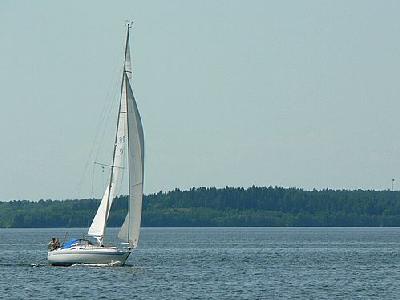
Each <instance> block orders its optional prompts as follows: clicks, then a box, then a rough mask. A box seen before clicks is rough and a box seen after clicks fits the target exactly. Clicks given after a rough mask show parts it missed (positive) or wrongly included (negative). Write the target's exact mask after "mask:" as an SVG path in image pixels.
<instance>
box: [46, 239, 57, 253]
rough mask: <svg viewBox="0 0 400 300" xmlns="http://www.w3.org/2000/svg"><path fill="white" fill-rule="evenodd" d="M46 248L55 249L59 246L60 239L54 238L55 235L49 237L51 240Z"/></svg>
mask: <svg viewBox="0 0 400 300" xmlns="http://www.w3.org/2000/svg"><path fill="white" fill-rule="evenodd" d="M47 248H48V249H49V250H50V251H53V250H56V249H58V248H60V241H59V240H58V239H56V238H55V237H52V238H51V241H50V242H49V243H48V245H47Z"/></svg>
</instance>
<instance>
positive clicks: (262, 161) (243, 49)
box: [0, 0, 400, 200]
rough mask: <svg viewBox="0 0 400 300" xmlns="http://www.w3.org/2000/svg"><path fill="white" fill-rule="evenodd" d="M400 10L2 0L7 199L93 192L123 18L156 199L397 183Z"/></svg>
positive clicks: (1, 117) (3, 194) (345, 5)
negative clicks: (180, 192) (227, 190)
mask: <svg viewBox="0 0 400 300" xmlns="http://www.w3.org/2000/svg"><path fill="white" fill-rule="evenodd" d="M399 11H400V1H389V0H387V1H377V0H376V1H366V0H360V1H348V0H343V1H340V0H332V1H323V0H315V1H307V0H305V1H295V0H292V1H232V0H226V1H216V0H207V1H187V0H180V1H176V0H169V1H164V0H160V1H53V0H51V1H50V0H49V1H14V0H13V1H11V0H5V1H4V0H3V1H1V2H0V82H1V85H0V86H1V88H0V99H1V107H0V137H1V147H0V199H2V200H10V199H24V198H25V199H40V198H57V199H60V198H70V197H73V198H75V197H88V196H90V195H91V183H90V182H91V179H90V178H91V173H92V160H93V158H92V157H93V155H92V156H90V153H92V154H93V153H97V155H95V156H97V158H96V159H98V160H100V161H103V162H109V161H110V160H111V148H110V147H111V144H112V141H113V134H114V133H113V129H114V127H115V107H116V104H115V103H116V102H117V101H118V88H119V80H120V77H121V75H120V70H121V62H122V55H123V51H122V49H123V39H124V34H125V32H124V21H125V20H126V19H134V21H135V28H134V30H133V40H132V44H131V47H132V56H133V60H134V91H135V94H136V98H137V102H138V106H139V109H140V111H141V115H142V120H143V125H144V130H145V141H146V161H145V162H146V166H145V192H146V193H150V192H155V191H159V190H170V189H173V188H175V187H179V188H181V189H187V188H189V187H192V186H219V187H221V186H225V185H229V186H245V187H247V186H250V185H253V184H255V185H267V186H268V185H279V186H285V187H289V186H296V187H301V188H305V189H312V188H317V189H321V188H327V187H329V188H339V189H341V188H349V189H357V188H363V189H386V188H388V187H389V186H390V179H391V178H392V177H394V178H399V181H400V138H399V135H400V118H399V111H400V84H399V79H400V38H399V36H400V18H399ZM112 103H114V104H115V105H113V104H112ZM110 107H111V110H110ZM104 112H106V114H105V115H106V116H107V118H108V119H106V120H109V121H108V122H106V124H107V126H108V127H107V128H108V129H107V131H106V134H105V135H104V137H103V138H102V139H99V138H98V139H97V140H101V141H102V142H101V143H97V144H96V149H97V148H98V147H100V148H101V150H95V151H94V152H91V147H92V144H93V141H94V139H95V136H96V134H98V133H99V132H100V136H103V135H102V134H101V132H102V131H101V130H100V131H99V130H98V128H99V124H102V123H101V120H102V119H104V118H102V115H104ZM103 146H104V148H103ZM85 165H88V166H89V167H88V168H86V171H85ZM95 175H96V176H95V184H94V192H95V195H96V196H99V195H100V194H101V193H102V192H103V190H104V187H105V186H103V182H102V181H104V180H105V179H104V177H105V175H103V174H102V173H101V172H99V170H96V171H95Z"/></svg>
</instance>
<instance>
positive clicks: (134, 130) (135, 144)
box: [118, 74, 144, 247]
mask: <svg viewBox="0 0 400 300" xmlns="http://www.w3.org/2000/svg"><path fill="white" fill-rule="evenodd" d="M123 85H124V86H125V92H126V94H125V95H126V101H127V108H128V117H127V119H128V161H129V211H128V214H127V215H126V218H125V221H124V223H123V224H122V227H121V230H120V232H119V234H118V237H119V238H120V239H121V240H122V241H124V242H127V243H129V245H130V246H131V247H136V246H137V243H138V240H139V234H140V222H141V212H142V198H143V177H144V136H143V127H142V121H141V118H140V114H139V111H138V108H137V105H136V101H135V98H134V96H133V92H132V88H131V86H130V84H129V79H128V76H127V75H126V74H125V76H124V84H123Z"/></svg>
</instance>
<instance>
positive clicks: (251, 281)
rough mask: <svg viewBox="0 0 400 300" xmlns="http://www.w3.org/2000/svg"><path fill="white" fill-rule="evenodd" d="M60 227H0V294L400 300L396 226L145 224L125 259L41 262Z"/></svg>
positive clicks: (399, 236)
mask: <svg viewBox="0 0 400 300" xmlns="http://www.w3.org/2000/svg"><path fill="white" fill-rule="evenodd" d="M65 231H68V232H69V236H70V237H81V236H82V234H84V233H85V231H86V229H83V228H82V229H0V298H2V297H4V298H6V299H9V298H10V299H15V298H17V299H18V298H19V299H21V298H23V299H27V298H37V299H39V298H41V299H49V298H60V299H65V298H84V299H86V298H97V299H131V298H137V299H287V298H292V299H293V298H294V299H296V298H297V299H310V298H311V299H333V298H335V299H340V298H342V299H349V298H353V299H354V298H359V299H366V298H368V299H374V298H375V299H399V298H400V256H399V252H400V228H144V229H143V230H142V235H141V241H140V244H139V248H138V249H137V250H136V251H134V252H133V253H132V254H131V256H130V257H129V259H128V262H127V265H126V266H124V267H88V266H72V267H51V266H48V265H47V243H48V241H49V239H50V238H51V236H53V235H56V236H59V237H63V236H64V234H65ZM116 233H117V229H113V228H112V229H110V230H109V232H108V235H109V236H112V235H115V234H116Z"/></svg>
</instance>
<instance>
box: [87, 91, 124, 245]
mask: <svg viewBox="0 0 400 300" xmlns="http://www.w3.org/2000/svg"><path fill="white" fill-rule="evenodd" d="M124 94H126V93H125V92H123V91H121V102H120V109H119V115H118V125H117V135H116V138H115V145H114V155H113V163H112V166H111V175H110V182H109V185H108V186H107V188H106V190H105V192H104V195H103V198H102V200H101V203H100V206H99V208H98V209H97V213H96V215H95V217H94V219H93V222H92V225H91V226H90V228H89V231H88V234H89V235H91V236H95V237H97V238H99V239H100V241H101V239H102V238H103V237H104V232H105V228H106V223H107V219H108V216H109V212H110V208H111V205H112V202H113V200H114V198H115V197H116V196H117V194H118V192H119V188H120V186H121V182H122V177H123V172H124V165H125V157H126V154H125V149H126V133H127V127H126V124H127V121H126V100H125V96H124Z"/></svg>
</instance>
